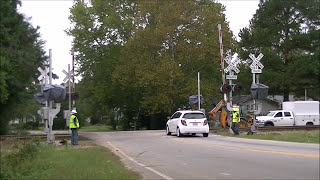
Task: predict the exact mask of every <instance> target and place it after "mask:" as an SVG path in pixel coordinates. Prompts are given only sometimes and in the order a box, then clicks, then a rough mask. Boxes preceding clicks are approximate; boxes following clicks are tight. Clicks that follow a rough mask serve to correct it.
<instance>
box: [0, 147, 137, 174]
mask: <svg viewBox="0 0 320 180" xmlns="http://www.w3.org/2000/svg"><path fill="white" fill-rule="evenodd" d="M81 146H82V145H80V146H77V147H78V148H69V147H68V146H65V147H61V148H56V147H55V146H50V145H47V146H45V145H42V144H39V143H35V142H32V141H31V142H28V143H26V144H25V145H23V146H22V147H20V148H18V149H16V148H15V150H16V151H15V152H11V153H9V154H6V155H3V154H1V174H0V179H139V178H140V177H139V175H138V174H137V173H134V172H132V171H129V170H127V169H125V167H124V166H123V165H122V164H121V162H120V160H119V159H118V158H117V157H116V156H115V155H114V154H112V153H111V152H110V151H109V150H107V149H105V148H102V147H97V146H94V147H90V146H89V147H86V146H85V147H84V148H83V149H82V148H81ZM75 166H76V167H75ZM70 167H75V168H70Z"/></svg>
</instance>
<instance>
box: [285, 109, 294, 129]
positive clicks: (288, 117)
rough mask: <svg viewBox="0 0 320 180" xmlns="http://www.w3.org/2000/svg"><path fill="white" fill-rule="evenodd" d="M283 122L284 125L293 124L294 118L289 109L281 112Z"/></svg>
mask: <svg viewBox="0 0 320 180" xmlns="http://www.w3.org/2000/svg"><path fill="white" fill-rule="evenodd" d="M283 115H284V116H283V120H282V121H283V124H284V126H293V125H294V119H293V114H292V113H291V112H289V111H284V112H283Z"/></svg>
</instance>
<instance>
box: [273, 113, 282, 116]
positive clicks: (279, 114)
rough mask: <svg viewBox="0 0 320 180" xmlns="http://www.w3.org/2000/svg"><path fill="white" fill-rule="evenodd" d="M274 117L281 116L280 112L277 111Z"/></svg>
mask: <svg viewBox="0 0 320 180" xmlns="http://www.w3.org/2000/svg"><path fill="white" fill-rule="evenodd" d="M274 117H282V112H278V113H277V114H276V115H275V116H274Z"/></svg>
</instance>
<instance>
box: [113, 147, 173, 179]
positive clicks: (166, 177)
mask: <svg viewBox="0 0 320 180" xmlns="http://www.w3.org/2000/svg"><path fill="white" fill-rule="evenodd" d="M108 143H109V145H110V146H112V148H114V149H115V150H117V151H118V152H119V153H121V154H122V155H123V156H124V157H126V158H127V159H129V160H131V161H132V162H134V163H136V164H138V165H139V166H142V167H144V168H146V169H148V170H149V171H151V172H153V173H155V174H157V175H159V176H161V177H162V178H164V179H166V180H173V178H171V177H169V176H167V175H165V174H162V173H161V172H159V171H157V170H155V169H153V168H151V167H147V166H146V165H144V164H142V163H139V162H137V161H136V160H134V159H133V158H132V157H130V156H128V155H127V154H125V153H124V152H122V151H121V150H119V148H117V147H115V146H114V145H113V144H112V143H111V142H110V141H108Z"/></svg>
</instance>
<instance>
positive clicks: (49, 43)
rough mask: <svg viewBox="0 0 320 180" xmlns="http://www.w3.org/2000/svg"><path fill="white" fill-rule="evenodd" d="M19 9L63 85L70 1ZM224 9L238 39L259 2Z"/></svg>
mask: <svg viewBox="0 0 320 180" xmlns="http://www.w3.org/2000/svg"><path fill="white" fill-rule="evenodd" d="M21 1H22V7H20V8H19V12H20V13H22V14H24V15H25V16H26V17H31V19H30V20H29V22H30V23H31V24H32V25H33V26H34V27H36V26H40V30H39V32H40V34H41V38H42V39H43V40H45V41H46V44H45V50H46V52H47V55H48V54H49V49H52V61H53V65H52V67H53V72H54V73H56V74H58V76H59V79H58V80H54V81H53V83H54V84H60V83H62V80H63V79H64V77H65V75H64V74H63V73H62V70H63V69H64V70H66V71H67V70H68V64H71V63H72V56H71V54H70V50H71V41H72V38H71V37H69V36H67V35H66V33H65V32H64V30H66V29H67V28H69V27H70V26H71V25H70V22H69V19H68V16H69V15H70V8H71V7H72V5H73V1H72V0H21ZM218 2H220V3H222V4H223V5H225V6H226V12H225V14H226V17H227V21H228V22H229V26H230V28H231V30H232V32H233V34H234V35H235V36H236V37H237V38H238V33H239V31H240V29H242V28H244V27H246V26H248V25H249V21H250V19H251V18H252V17H253V14H255V12H256V10H257V8H258V4H259V0H219V1H218Z"/></svg>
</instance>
